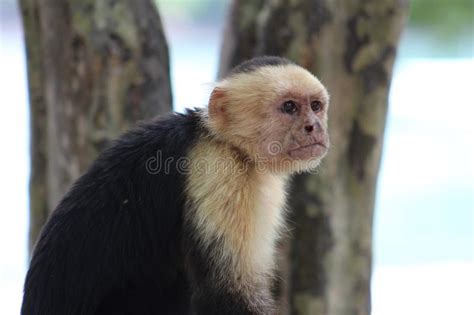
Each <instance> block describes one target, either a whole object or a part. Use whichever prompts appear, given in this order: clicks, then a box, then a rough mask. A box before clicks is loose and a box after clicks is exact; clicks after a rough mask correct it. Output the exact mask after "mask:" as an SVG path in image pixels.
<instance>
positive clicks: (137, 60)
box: [20, 0, 171, 249]
mask: <svg viewBox="0 0 474 315" xmlns="http://www.w3.org/2000/svg"><path fill="white" fill-rule="evenodd" d="M20 5H21V8H22V16H23V25H24V30H25V40H26V48H27V57H28V78H29V91H30V114H31V179H30V209H31V210H30V237H29V245H30V249H31V248H32V246H33V244H34V242H35V240H36V238H37V235H38V231H39V230H40V228H41V226H42V225H43V223H44V222H45V220H46V218H47V215H48V214H49V212H50V211H52V210H53V209H54V207H55V205H56V204H57V203H58V201H59V199H60V198H61V197H62V195H63V194H64V193H65V192H66V191H67V190H68V187H69V186H70V184H71V183H72V182H73V181H74V180H75V179H77V178H78V177H79V175H80V174H81V173H83V172H84V171H85V170H86V168H87V167H88V165H89V164H90V163H91V161H92V160H93V159H94V158H95V157H96V156H97V154H98V153H99V152H100V151H101V150H102V149H103V148H104V147H106V146H107V145H108V143H110V141H111V140H113V139H115V138H116V137H117V136H118V135H119V134H120V133H122V132H123V131H124V130H126V129H128V128H129V127H130V126H132V125H133V124H134V122H135V121H137V120H140V119H144V118H149V117H152V116H154V115H157V114H160V113H164V112H167V111H169V110H171V87H170V78H169V57H168V48H167V44H166V40H165V37H164V33H163V29H162V25H161V20H160V17H159V15H158V12H157V10H156V8H155V6H154V4H153V1H151V0H134V1H133V0H104V1H94V0H67V1H66V0H65V1H53V0H20Z"/></svg>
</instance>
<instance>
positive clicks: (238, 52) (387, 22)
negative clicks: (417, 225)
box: [219, 0, 408, 315]
mask: <svg viewBox="0 0 474 315" xmlns="http://www.w3.org/2000/svg"><path fill="white" fill-rule="evenodd" d="M407 11H408V5H407V3H406V1H405V0H367V1H343V0H336V1H329V0H312V1H311V0H291V1H290V0H286V1H285V0H279V1H270V0H268V1H253V0H241V1H234V3H233V5H232V8H231V12H230V16H229V19H228V21H229V22H228V23H229V24H228V25H227V29H226V34H225V37H224V43H223V47H222V55H221V65H220V71H219V73H220V75H221V76H222V75H225V74H226V73H227V72H228V71H229V69H230V68H232V67H233V66H235V65H236V64H238V63H239V62H241V61H243V60H245V59H247V58H250V57H253V56H258V55H280V56H285V57H287V58H289V59H292V60H294V61H296V62H297V63H298V64H300V65H302V66H303V67H305V68H307V69H309V70H310V71H312V72H313V73H314V74H316V75H317V76H318V77H319V78H320V79H321V80H322V82H323V83H324V84H325V85H326V86H327V88H328V90H329V93H330V94H331V105H330V109H329V125H330V126H329V129H330V135H331V143H332V147H331V150H330V153H329V154H328V156H327V157H326V158H325V161H324V162H323V164H322V165H321V167H320V169H319V173H318V174H316V175H314V174H313V175H302V176H298V177H296V178H295V180H294V185H293V189H292V193H291V200H290V208H291V211H292V213H291V220H290V221H291V222H294V229H293V233H292V239H291V240H290V241H289V242H288V243H287V244H285V245H283V246H282V249H283V252H286V253H287V255H286V260H284V261H283V270H282V278H283V279H284V283H283V284H282V285H280V295H281V301H282V311H281V314H287V313H291V314H312V315H314V314H331V315H333V314H361V315H362V314H370V278H371V260H372V217H373V210H374V199H375V188H376V184H377V174H378V170H379V164H380V157H381V150H382V143H383V136H384V128H385V120H386V114H387V98H388V91H389V85H390V80H391V74H392V68H393V62H394V58H395V53H396V47H397V43H398V40H399V37H400V33H401V31H402V28H403V23H404V21H405V17H406V15H407ZM285 266H286V267H285Z"/></svg>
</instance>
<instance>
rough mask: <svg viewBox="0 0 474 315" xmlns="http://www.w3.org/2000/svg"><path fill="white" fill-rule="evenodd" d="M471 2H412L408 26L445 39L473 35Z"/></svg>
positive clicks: (441, 0) (473, 7) (450, 0)
mask: <svg viewBox="0 0 474 315" xmlns="http://www.w3.org/2000/svg"><path fill="white" fill-rule="evenodd" d="M473 19H474V1H473V0H412V1H411V14H410V26H412V27H416V28H421V29H423V30H424V31H431V32H433V33H435V35H439V36H441V37H443V38H442V39H447V38H450V37H452V36H457V35H460V36H466V35H467V34H469V33H470V34H471V36H472V33H473Z"/></svg>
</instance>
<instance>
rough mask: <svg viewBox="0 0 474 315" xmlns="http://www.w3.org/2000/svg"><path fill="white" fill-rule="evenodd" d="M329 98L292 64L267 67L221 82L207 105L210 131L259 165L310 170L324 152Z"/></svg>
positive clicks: (310, 75)
mask: <svg viewBox="0 0 474 315" xmlns="http://www.w3.org/2000/svg"><path fill="white" fill-rule="evenodd" d="M328 105H329V95H328V93H327V91H326V89H325V88H324V86H323V85H322V84H321V83H320V82H319V80H318V79H317V78H316V77H314V76H313V75H312V74H311V73H310V72H308V71H307V70H305V69H303V68H301V67H299V66H296V65H286V66H269V67H263V68H261V69H258V70H255V71H253V72H250V73H242V74H238V75H235V76H234V77H231V78H230V79H228V80H224V81H223V82H222V83H221V85H220V86H218V87H216V89H215V90H214V92H213V94H212V96H211V101H210V104H209V117H210V124H211V127H212V129H215V130H218V131H217V132H218V133H219V134H220V135H222V136H224V137H225V139H226V140H227V141H229V142H230V143H232V144H233V145H234V146H236V147H238V148H240V149H241V150H243V151H244V152H246V153H247V154H248V155H249V156H250V157H251V158H252V160H254V161H256V162H257V163H258V165H259V167H262V168H268V167H270V168H271V169H272V170H275V171H278V172H287V173H292V172H296V171H305V170H309V169H312V168H314V167H316V166H317V165H318V164H319V162H320V161H321V159H322V158H323V157H324V156H325V154H326V152H327V150H328V148H329V136H328V132H327V109H328Z"/></svg>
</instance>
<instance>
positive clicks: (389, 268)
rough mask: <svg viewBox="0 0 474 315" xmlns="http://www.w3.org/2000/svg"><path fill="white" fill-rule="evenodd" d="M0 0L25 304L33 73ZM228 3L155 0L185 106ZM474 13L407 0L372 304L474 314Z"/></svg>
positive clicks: (12, 192)
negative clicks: (30, 76)
mask: <svg viewBox="0 0 474 315" xmlns="http://www.w3.org/2000/svg"><path fill="white" fill-rule="evenodd" d="M0 1H1V2H0V28H1V29H0V45H1V46H0V53H1V58H0V62H1V64H0V87H1V91H2V93H1V98H0V102H1V107H0V108H1V114H0V120H1V123H0V143H1V144H2V155H1V163H0V197H1V198H0V201H1V203H2V207H1V210H0V250H1V261H0V314H18V313H19V308H20V304H21V298H22V284H23V279H24V275H25V272H26V268H27V262H28V252H27V233H28V215H29V214H28V176H29V171H30V170H29V165H30V164H29V132H30V131H29V109H28V103H27V101H28V91H27V73H26V63H25V49H24V39H23V33H22V27H21V20H20V15H19V9H18V4H17V2H16V1H14V0H0ZM227 5H228V1H200V0H195V1H191V0H189V1H158V7H159V10H160V14H161V18H162V21H163V24H164V31H165V34H166V37H167V40H168V44H169V49H170V58H171V60H170V61H171V79H172V90H173V103H174V104H173V105H174V108H175V110H177V111H182V110H183V109H184V108H186V107H193V106H203V105H205V104H206V102H207V97H208V94H209V86H210V85H209V84H210V83H212V82H213V81H214V80H215V79H216V73H217V71H218V60H219V55H220V45H221V39H222V30H223V28H224V21H225V18H226V12H227ZM473 19H474V1H472V0H413V1H412V2H411V12H410V17H409V23H408V25H407V27H406V28H405V31H404V33H403V36H402V40H401V44H400V46H399V51H398V55H397V60H396V65H395V70H394V75H393V81H392V86H391V92H390V105H389V114H388V121H387V127H386V133H385V140H384V149H383V158H382V164H381V170H380V175H379V176H380V177H379V180H378V189H377V198H376V210H375V225H374V258H373V278H372V314H374V315H389V314H394V315H395V314H397V315H398V314H405V315H408V314H413V315H415V314H416V315H418V314H430V315H437V314H440V315H441V314H443V315H444V314H453V315H462V314H466V315H467V314H474V300H473V299H472V293H473V292H474V163H473V162H472V161H474V145H473V140H472V139H473V137H474V124H473V122H472V119H473V117H474V93H473V92H472V91H473V87H474V54H473V53H474V35H473V32H474V25H473ZM196 60H198V61H199V62H196Z"/></svg>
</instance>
